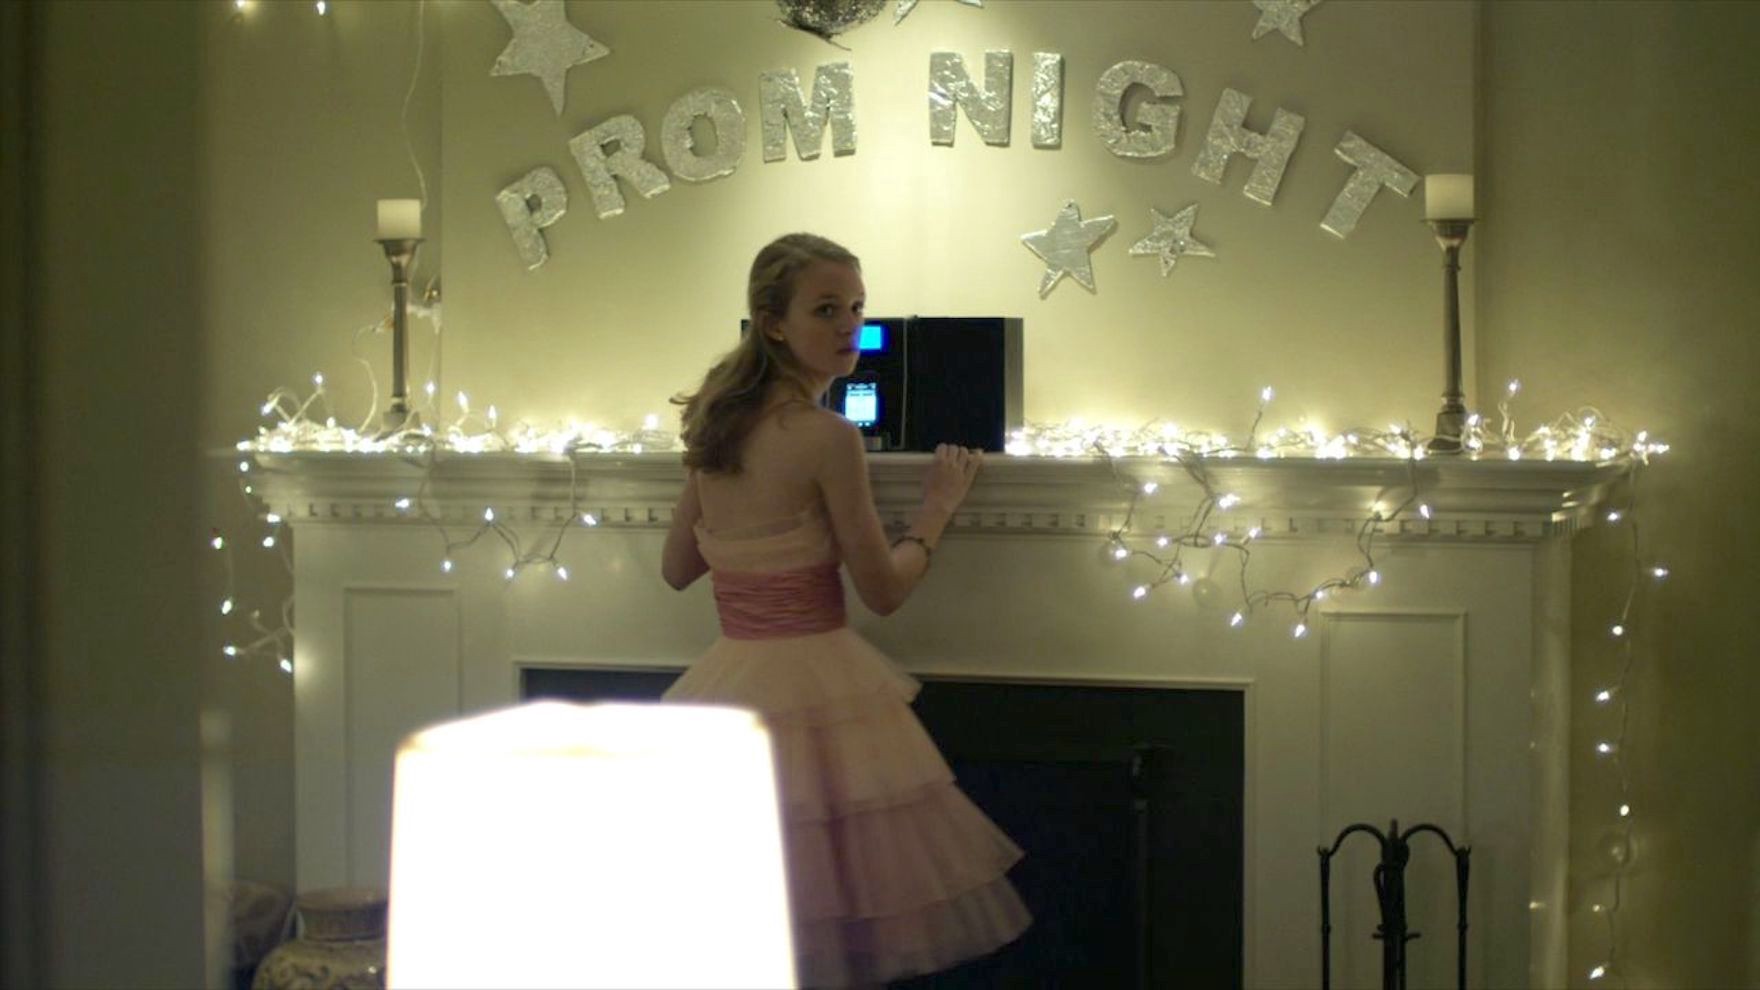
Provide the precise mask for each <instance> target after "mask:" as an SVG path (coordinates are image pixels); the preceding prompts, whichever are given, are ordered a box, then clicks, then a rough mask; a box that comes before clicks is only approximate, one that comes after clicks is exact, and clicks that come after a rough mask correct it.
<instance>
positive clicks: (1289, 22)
mask: <svg viewBox="0 0 1760 990" xmlns="http://www.w3.org/2000/svg"><path fill="white" fill-rule="evenodd" d="M1253 6H1255V7H1257V8H1259V23H1257V24H1255V25H1253V40H1254V41H1258V40H1259V39H1260V38H1263V37H1265V36H1266V35H1268V34H1270V33H1271V32H1273V31H1276V32H1278V33H1280V34H1282V35H1283V36H1284V37H1285V38H1288V39H1289V40H1291V41H1293V42H1295V43H1296V44H1298V45H1299V44H1301V43H1302V15H1303V14H1306V13H1307V12H1308V11H1310V10H1313V9H1314V8H1315V7H1318V6H1320V0H1253Z"/></svg>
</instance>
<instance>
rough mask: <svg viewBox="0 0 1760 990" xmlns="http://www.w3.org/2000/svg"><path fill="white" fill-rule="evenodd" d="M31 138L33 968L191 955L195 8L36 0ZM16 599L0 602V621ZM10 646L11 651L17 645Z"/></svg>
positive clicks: (72, 972)
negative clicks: (36, 683)
mask: <svg viewBox="0 0 1760 990" xmlns="http://www.w3.org/2000/svg"><path fill="white" fill-rule="evenodd" d="M31 14H32V16H33V17H35V18H36V19H37V20H36V24H37V25H38V28H37V32H36V34H35V36H34V38H33V41H34V42H35V43H36V45H35V47H34V49H33V54H34V55H35V57H36V58H37V59H38V60H39V61H38V62H37V63H36V67H37V69H38V71H39V76H38V83H39V87H40V88H39V89H38V90H37V92H36V94H35V95H36V97H37V103H36V106H35V107H33V108H32V111H33V112H32V123H33V125H34V126H33V127H31V128H30V129H29V130H28V131H27V133H28V140H29V141H30V142H31V149H30V154H31V156H32V158H33V159H34V164H35V166H36V172H35V175H34V176H32V178H34V179H35V180H36V182H35V188H34V189H32V190H31V194H30V199H29V202H28V208H30V209H32V210H33V211H35V213H36V218H37V222H36V225H35V226H34V228H33V229H34V231H35V232H36V233H37V234H38V236H37V238H36V242H35V243H34V244H33V245H32V252H31V261H32V264H31V267H30V269H29V273H28V277H29V278H30V279H31V282H32V286H31V290H30V296H31V297H32V300H33V301H34V302H35V304H36V308H35V310H34V311H33V312H31V313H30V314H29V318H30V319H31V322H32V325H31V327H30V332H31V333H32V334H33V335H34V336H35V338H36V339H35V342H34V345H33V346H34V349H35V351H36V353H37V355H38V357H39V362H38V365H37V367H36V368H35V369H34V370H35V375H34V376H33V378H32V380H31V381H30V382H29V383H28V385H27V384H26V383H24V382H7V383H6V384H5V386H4V387H7V388H15V387H28V388H29V390H30V393H29V394H31V395H32V396H33V398H35V400H36V401H35V403H34V405H35V408H34V409H33V410H32V413H33V418H34V422H35V426H36V433H37V435H36V436H35V437H34V442H35V447H34V449H35V451H36V452H38V457H37V459H36V463H35V465H34V470H33V472H32V476H31V478H30V479H29V483H30V484H32V485H33V486H34V488H35V495H36V505H37V506H38V507H39V510H40V511H39V518H38V519H37V520H36V525H37V526H38V532H37V534H36V535H37V538H38V540H39V541H40V542H39V543H38V544H37V546H39V547H40V548H41V550H42V557H41V559H39V560H37V561H35V562H34V573H35V576H36V578H37V581H36V583H35V586H34V587H33V588H32V589H31V590H32V592H33V598H34V602H33V604H34V606H35V612H34V614H33V615H32V616H30V617H29V618H28V619H26V620H25V621H29V620H30V619H35V620H39V621H40V622H41V623H42V627H41V631H40V634H39V636H38V637H37V638H36V641H35V645H37V646H39V647H40V653H34V654H33V655H31V656H28V657H22V658H16V659H18V660H20V661H22V662H23V663H25V664H27V665H36V667H37V668H38V670H37V674H36V677H37V678H38V679H39V680H40V683H41V685H42V694H41V699H40V700H41V705H42V708H41V710H40V711H39V712H36V713H34V714H35V715H36V717H37V719H38V720H39V724H40V727H41V733H42V736H41V745H42V747H43V752H42V762H43V766H42V773H41V777H40V783H41V790H40V791H39V792H38V793H37V794H36V795H34V796H35V799H36V800H37V802H39V804H38V807H37V809H36V810H37V811H38V813H39V814H40V815H41V819H40V821H39V822H38V823H37V824H38V826H39V828H40V835H41V844H40V846H39V847H38V849H37V850H36V852H37V854H38V855H39V856H40V864H39V869H40V871H41V876H42V880H43V883H44V892H43V893H44V897H43V901H42V903H39V904H36V905H34V908H35V910H36V912H37V914H36V916H35V917H34V918H33V923H34V924H35V926H36V928H35V932H34V933H33V934H35V935H36V937H37V938H38V939H40V944H39V946H38V948H39V950H40V958H41V960H42V964H43V967H44V968H43V970H42V971H41V972H39V973H38V974H36V977H37V978H38V979H40V980H42V981H43V982H42V985H46V986H54V987H120V986H162V987H192V986H199V985H202V984H203V983H204V982H206V981H209V980H210V979H211V976H210V973H211V971H210V970H209V969H208V968H207V965H206V963H205V960H204V929H203V895H202V892H203V852H204V849H203V818H202V813H203V805H202V800H201V799H202V793H203V783H204V780H203V773H202V747H201V737H200V735H199V733H198V724H199V716H200V711H201V707H202V687H203V666H204V664H203V654H204V649H203V646H202V643H203V641H204V639H205V638H206V637H204V635H203V632H204V629H205V625H204V619H203V616H204V615H206V614H208V610H207V608H205V607H204V604H203V598H204V596H203V595H202V594H201V591H200V588H201V584H202V578H203V574H204V566H205V564H206V559H205V558H204V557H203V548H202V542H203V539H204V536H203V533H204V528H203V525H202V521H201V504H202V488H201V482H200V471H199V457H198V454H197V449H196V445H195V443H194V439H195V438H196V437H197V436H198V434H199V432H200V429H201V421H200V416H201V393H202V381H203V378H204V375H205V370H206V365H205V364H204V362H203V359H202V353H201V348H202V333H203V328H204V313H203V310H202V301H201V284H202V278H203V274H204V273H203V267H202V261H203V243H202V231H201V229H200V223H199V217H200V210H201V205H200V204H201V190H202V176H203V168H204V162H203V161H202V157H201V127H200V120H199V114H198V113H197V112H196V108H197V105H198V101H199V99H200V95H201V73H200V69H199V59H198V57H197V53H198V51H199V48H198V40H199V37H198V25H199V16H198V15H199V11H198V9H197V8H194V7H191V6H189V5H187V4H182V3H159V4H111V3H45V4H39V5H37V7H36V9H35V10H34V11H32V12H31ZM14 618H18V617H11V616H9V617H8V621H11V620H12V619H14ZM12 659H15V658H8V660H9V661H10V660H12Z"/></svg>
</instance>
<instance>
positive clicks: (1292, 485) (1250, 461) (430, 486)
mask: <svg viewBox="0 0 1760 990" xmlns="http://www.w3.org/2000/svg"><path fill="white" fill-rule="evenodd" d="M229 456H233V457H236V456H237V455H236V454H230V455H229ZM253 459H254V462H255V469H254V474H255V481H254V484H255V487H256V492H257V494H258V495H259V496H261V497H262V498H263V499H264V501H265V502H266V503H267V505H268V506H269V508H270V510H271V511H274V512H277V513H279V514H280V515H281V516H282V517H283V518H284V519H286V520H287V521H288V522H289V523H290V524H292V525H295V526H303V525H312V524H362V523H369V524H397V523H401V522H414V521H416V518H417V517H416V515H415V514H413V513H407V512H404V511H402V510H400V509H398V508H397V507H396V505H395V503H396V502H397V501H398V500H399V499H402V498H415V497H416V496H417V495H418V493H419V494H420V498H421V503H422V505H423V506H424V507H425V509H426V511H427V512H428V513H429V514H430V516H431V517H437V518H438V519H440V520H441V521H443V522H445V523H448V524H452V523H457V524H460V525H468V524H471V523H473V522H474V521H476V520H478V519H480V518H481V516H482V512H483V509H484V508H485V507H493V508H494V509H495V511H496V513H497V515H498V516H499V517H500V518H501V519H502V520H503V521H505V522H507V523H508V524H510V525H515V526H517V525H519V524H520V523H522V522H524V523H530V524H538V525H548V524H552V523H555V522H560V521H562V520H565V519H568V518H570V517H571V516H573V515H576V514H578V513H583V512H587V513H592V514H593V516H594V517H595V519H596V520H597V521H598V522H599V523H601V524H602V525H607V526H623V527H631V526H633V527H664V526H666V525H667V524H668V523H669V521H670V519H671V514H672V506H673V504H674V502H675V501H676V500H677V497H678V492H679V488H680V486H681V485H682V484H683V481H684V469H683V467H682V466H681V465H680V463H679V455H678V454H677V453H676V452H662V453H644V454H582V455H574V456H572V457H571V456H569V455H556V454H519V453H485V454H442V455H439V456H437V457H435V458H434V459H433V460H432V462H431V464H430V463H429V461H428V460H427V459H426V458H425V457H414V456H397V455H391V454H357V453H342V452H295V453H258V454H255V455H254V457H253ZM928 462H929V455H927V454H879V455H871V456H870V458H869V471H870V475H871V477H872V483H873V488H874V494H875V499H876V502H877V503H878V505H879V507H880V511H881V515H882V517H883V518H885V519H887V521H888V522H889V523H898V522H902V520H903V519H904V518H905V517H906V516H907V515H908V514H909V513H910V511H911V510H913V509H914V508H915V506H916V504H917V501H918V498H919V497H920V496H919V493H920V491H921V488H920V484H921V478H922V474H923V470H924V468H925V466H926V465H927V464H928ZM1201 463H1202V470H1203V471H1205V472H1206V473H1207V475H1208V477H1209V479H1210V481H1211V484H1212V486H1213V488H1214V490H1215V491H1217V492H1218V493H1224V492H1226V493H1233V494H1235V495H1238V496H1239V497H1240V503H1239V505H1238V506H1236V507H1235V508H1234V509H1232V510H1230V512H1229V513H1228V516H1227V526H1226V528H1239V529H1245V528H1247V527H1249V526H1258V527H1260V529H1261V531H1262V533H1263V535H1264V536H1265V537H1267V538H1277V537H1301V536H1324V535H1332V534H1338V533H1355V532H1356V531H1357V528H1358V527H1360V526H1361V525H1362V524H1363V523H1364V522H1365V520H1366V519H1367V518H1368V516H1369V514H1370V511H1371V507H1372V506H1373V505H1374V504H1375V503H1376V502H1377V501H1380V502H1382V503H1384V504H1385V505H1386V506H1387V507H1388V508H1389V509H1392V508H1394V507H1397V506H1399V505H1400V504H1401V503H1403V502H1405V501H1406V500H1407V498H1408V496H1410V495H1411V494H1412V491H1413V486H1414V485H1415V486H1416V489H1417V492H1418V498H1419V500H1421V501H1422V502H1424V503H1425V504H1427V505H1429V506H1430V508H1431V517H1430V518H1429V519H1424V518H1421V517H1420V516H1419V515H1418V513H1417V511H1416V504H1415V503H1414V504H1413V505H1412V506H1409V507H1408V508H1407V511H1405V512H1403V513H1401V514H1400V515H1399V517H1398V518H1395V519H1392V520H1390V521H1389V522H1387V523H1385V524H1384V525H1383V533H1384V534H1385V535H1386V536H1388V537H1391V538H1396V539H1443V540H1448V539H1475V540H1479V539H1498V540H1518V541H1519V540H1536V539H1542V538H1545V537H1547V536H1552V535H1558V534H1562V533H1569V532H1572V531H1574V530H1575V529H1576V528H1577V527H1579V526H1581V525H1584V524H1586V523H1588V522H1589V521H1591V520H1592V518H1593V516H1594V510H1595V507H1596V506H1597V505H1599V504H1600V503H1601V502H1602V501H1603V500H1604V499H1605V497H1606V495H1607V492H1608V489H1609V488H1610V486H1611V485H1612V484H1613V483H1614V482H1616V481H1617V480H1618V479H1619V477H1620V476H1621V474H1622V473H1623V472H1624V466H1623V465H1622V464H1620V463H1617V462H1606V463H1599V464H1597V463H1585V462H1579V461H1507V460H1491V459H1485V460H1471V459H1461V458H1440V457H1433V458H1426V459H1424V460H1420V461H1406V460H1401V459H1394V458H1361V457H1359V458H1349V459H1345V460H1320V459H1311V458H1288V457H1285V458H1274V459H1266V460H1261V459H1258V458H1228V459H1209V460H1205V461H1202V462H1201ZM1146 481H1155V482H1158V483H1159V485H1160V489H1159V491H1157V492H1156V494H1155V495H1153V496H1151V497H1145V498H1142V499H1139V502H1138V505H1137V507H1136V510H1135V511H1136V515H1135V517H1134V520H1133V522H1134V526H1135V527H1136V528H1138V529H1139V530H1143V529H1158V528H1163V527H1165V526H1180V525H1183V521H1184V519H1185V518H1186V517H1187V515H1188V514H1189V513H1190V511H1191V509H1192V507H1193V506H1194V505H1196V504H1197V502H1198V500H1199V499H1200V498H1201V494H1202V489H1201V488H1200V487H1199V486H1198V485H1197V484H1196V483H1195V482H1194V481H1193V480H1192V479H1191V478H1190V477H1189V476H1188V475H1187V473H1186V471H1185V470H1184V469H1183V468H1182V467H1181V465H1179V464H1177V463H1175V462H1172V461H1169V460H1167V459H1163V458H1119V459H1117V460H1115V461H1114V462H1113V463H1112V465H1111V466H1109V465H1108V464H1107V462H1106V461H1105V460H1103V459H1098V458H1036V457H1010V456H1000V455H993V456H991V457H990V458H989V459H988V460H986V462H985V464H984V468H983V471H982V473H981V474H980V475H979V477H978V482H977V484H976V485H975V486H974V487H973V489H972V493H971V495H970V496H969V498H968V499H967V501H966V503H965V505H964V506H963V507H962V508H961V511H960V513H959V515H958V516H957V518H956V519H955V522H954V525H955V526H956V527H957V528H959V529H962V530H966V531H968V532H972V533H974V534H977V533H987V532H995V533H1011V534H1023V535H1026V534H1043V535H1057V534H1065V535H1092V534H1094V533H1099V532H1106V531H1110V530H1112V529H1115V528H1117V527H1118V526H1120V525H1122V524H1123V522H1124V520H1125V518H1126V513H1127V512H1128V511H1129V510H1130V508H1131V495H1132V492H1133V491H1134V490H1135V488H1136V486H1138V485H1141V483H1143V482H1146Z"/></svg>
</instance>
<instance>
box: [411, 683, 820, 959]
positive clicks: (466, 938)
mask: <svg viewBox="0 0 1760 990" xmlns="http://www.w3.org/2000/svg"><path fill="white" fill-rule="evenodd" d="M386 975H387V979H388V981H389V983H390V985H391V986H392V987H423V988H431V987H432V988H438V987H493V986H500V987H792V986H794V953H793V949H792V946H791V943H790V938H789V925H788V899H787V888H786V882H785V877H784V873H783V856H782V838H781V830H780V825H779V820H778V813H777V801H776V784H775V777H774V771H773V765H772V760H771V753H770V737H769V734H768V733H767V732H765V731H764V728H763V725H762V724H761V723H760V722H759V721H758V719H757V718H756V717H755V716H753V715H752V714H751V713H749V712H746V711H741V710H738V709H732V708H712V707H698V706H689V705H641V704H597V705H573V704H565V703H561V702H538V703H534V704H529V705H522V706H520V707H517V708H510V709H506V710H503V711H497V712H491V713H489V714H486V715H480V716H476V717H472V718H467V719H463V720H460V721H456V722H450V723H446V724H444V725H440V726H436V727H434V728H430V729H427V730H424V731H422V732H418V733H416V734H415V735H412V736H410V737H409V738H408V739H406V740H405V741H404V743H403V745H402V746H401V747H400V748H399V750H398V753H397V770H396V781H395V786H394V788H393V806H392V827H391V904H390V931H389V959H388V971H387V974H386Z"/></svg>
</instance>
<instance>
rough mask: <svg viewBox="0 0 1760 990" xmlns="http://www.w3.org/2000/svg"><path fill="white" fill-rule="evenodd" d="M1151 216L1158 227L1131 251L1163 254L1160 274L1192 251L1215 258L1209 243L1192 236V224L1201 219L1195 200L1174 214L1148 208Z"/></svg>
mask: <svg viewBox="0 0 1760 990" xmlns="http://www.w3.org/2000/svg"><path fill="white" fill-rule="evenodd" d="M1149 215H1150V216H1151V217H1153V218H1154V220H1155V229H1154V230H1151V231H1150V232H1149V236H1148V237H1145V238H1143V239H1142V240H1140V241H1138V242H1137V243H1135V244H1132V245H1131V251H1130V253H1131V254H1156V255H1160V256H1161V277H1162V278H1166V277H1167V274H1168V273H1169V272H1171V271H1173V264H1174V262H1176V261H1178V260H1179V258H1180V255H1182V254H1189V255H1193V256H1195V257H1199V258H1214V257H1216V252H1215V251H1212V250H1210V245H1208V244H1205V243H1204V242H1203V241H1200V240H1198V239H1197V238H1196V237H1193V236H1192V224H1194V223H1196V222H1197V220H1198V204H1196V203H1193V204H1192V205H1190V206H1188V207H1186V208H1185V209H1183V210H1181V211H1179V212H1178V213H1175V214H1174V215H1173V216H1171V217H1170V216H1168V215H1167V214H1165V213H1163V212H1161V211H1160V210H1157V209H1156V208H1155V207H1153V206H1151V207H1149Z"/></svg>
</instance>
